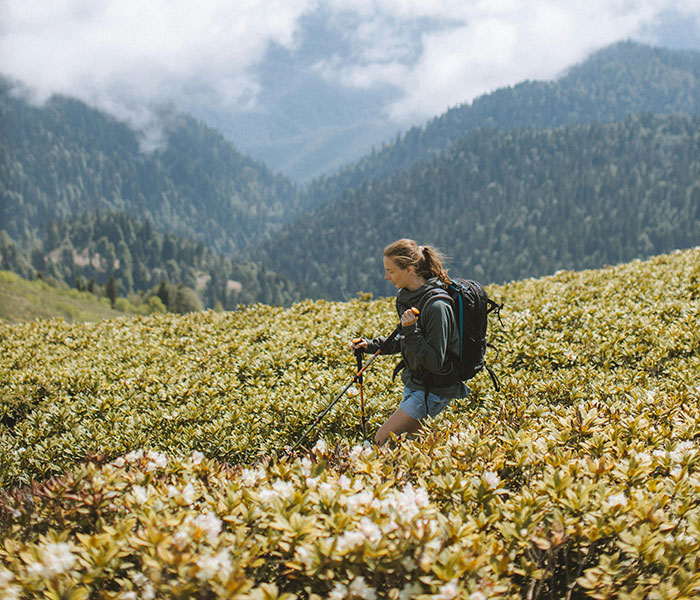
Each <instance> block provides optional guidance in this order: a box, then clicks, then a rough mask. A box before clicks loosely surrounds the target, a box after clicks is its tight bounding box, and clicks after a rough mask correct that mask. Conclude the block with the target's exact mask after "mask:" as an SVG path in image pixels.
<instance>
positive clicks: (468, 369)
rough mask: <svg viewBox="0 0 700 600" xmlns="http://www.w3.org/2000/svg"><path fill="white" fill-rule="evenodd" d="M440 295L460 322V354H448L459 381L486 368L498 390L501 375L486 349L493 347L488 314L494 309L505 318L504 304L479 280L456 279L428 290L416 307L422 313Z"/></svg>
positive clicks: (469, 377) (458, 329)
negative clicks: (492, 297)
mask: <svg viewBox="0 0 700 600" xmlns="http://www.w3.org/2000/svg"><path fill="white" fill-rule="evenodd" d="M443 285H444V284H443ZM437 298H443V299H445V300H447V301H449V302H450V304H451V305H452V310H453V312H454V315H455V319H456V321H457V331H458V332H459V356H457V355H455V354H454V353H452V352H450V353H448V357H449V359H450V360H451V361H452V363H453V364H454V367H455V370H456V372H457V374H458V377H459V381H467V380H469V379H471V378H472V377H474V376H475V375H476V374H477V373H479V372H481V371H482V370H483V369H486V370H487V371H488V373H489V375H490V376H491V380H492V381H493V385H494V387H495V388H496V391H499V390H500V384H499V381H498V378H497V377H496V375H495V373H494V372H493V371H492V370H491V368H490V367H489V366H488V365H487V364H486V361H485V354H486V348H487V347H491V348H493V346H492V345H491V344H489V343H488V341H487V339H486V329H487V326H488V316H489V314H491V313H492V312H495V313H496V316H497V317H498V320H499V321H500V320H501V314H500V313H501V309H502V308H503V304H496V302H494V301H493V300H491V299H490V298H489V297H488V295H487V294H486V290H484V288H483V286H482V285H481V284H480V283H479V282H478V281H474V280H471V279H460V278H457V279H452V280H451V283H450V284H449V285H444V287H439V288H433V289H431V290H428V291H427V292H426V293H425V294H424V295H423V296H422V297H421V299H420V302H419V303H418V306H417V307H416V308H418V310H420V312H421V314H422V313H423V310H424V309H425V307H426V306H427V305H428V303H429V302H432V301H434V300H436V299H437ZM502 324H503V322H502V321H501V325H502ZM430 375H431V374H428V373H426V374H425V375H424V379H425V380H426V383H428V384H429V383H430V379H429V376H430Z"/></svg>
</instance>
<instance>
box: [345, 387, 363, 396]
mask: <svg viewBox="0 0 700 600" xmlns="http://www.w3.org/2000/svg"><path fill="white" fill-rule="evenodd" d="M346 393H347V395H348V398H354V397H355V396H357V395H358V394H359V393H360V390H358V389H357V388H356V387H355V386H354V385H351V386H350V387H349V388H348V391H347V392H346Z"/></svg>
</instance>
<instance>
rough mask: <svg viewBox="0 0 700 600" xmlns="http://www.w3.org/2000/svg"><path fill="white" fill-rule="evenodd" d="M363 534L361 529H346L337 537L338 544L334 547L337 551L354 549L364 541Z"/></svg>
mask: <svg viewBox="0 0 700 600" xmlns="http://www.w3.org/2000/svg"><path fill="white" fill-rule="evenodd" d="M366 539H367V538H365V536H364V534H363V533H362V532H361V531H346V532H345V533H344V534H343V535H341V536H340V537H339V538H338V545H337V546H336V548H337V549H338V552H341V553H343V552H346V551H348V550H354V549H355V548H358V547H359V546H361V545H362V544H364V543H365V540H366Z"/></svg>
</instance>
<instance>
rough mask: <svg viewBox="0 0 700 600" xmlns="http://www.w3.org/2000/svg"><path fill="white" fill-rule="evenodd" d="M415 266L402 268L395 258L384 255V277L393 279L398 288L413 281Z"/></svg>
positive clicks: (387, 279) (406, 285) (392, 281)
mask: <svg viewBox="0 0 700 600" xmlns="http://www.w3.org/2000/svg"><path fill="white" fill-rule="evenodd" d="M412 274H413V267H406V268H405V269H402V268H401V267H399V266H398V265H397V264H396V262H395V261H394V259H393V258H390V257H389V256H385V257H384V279H385V280H386V281H391V283H393V284H394V285H395V286H396V287H397V288H399V289H401V288H405V287H408V285H409V283H411V281H412Z"/></svg>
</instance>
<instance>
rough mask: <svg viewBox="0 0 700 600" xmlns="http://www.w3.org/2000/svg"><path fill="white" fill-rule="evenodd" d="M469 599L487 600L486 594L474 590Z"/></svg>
mask: <svg viewBox="0 0 700 600" xmlns="http://www.w3.org/2000/svg"><path fill="white" fill-rule="evenodd" d="M469 600H486V596H484V595H483V594H482V593H481V592H474V593H473V594H470V595H469Z"/></svg>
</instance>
